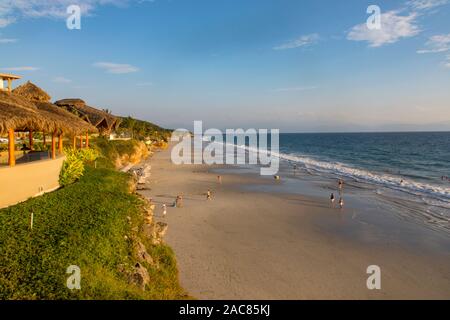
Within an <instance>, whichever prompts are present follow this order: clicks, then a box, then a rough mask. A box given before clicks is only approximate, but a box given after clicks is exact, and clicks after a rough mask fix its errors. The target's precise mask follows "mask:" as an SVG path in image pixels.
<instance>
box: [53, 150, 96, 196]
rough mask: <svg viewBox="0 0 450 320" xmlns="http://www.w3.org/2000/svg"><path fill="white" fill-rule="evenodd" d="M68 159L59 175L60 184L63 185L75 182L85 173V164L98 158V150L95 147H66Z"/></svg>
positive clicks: (65, 151)
mask: <svg viewBox="0 0 450 320" xmlns="http://www.w3.org/2000/svg"><path fill="white" fill-rule="evenodd" d="M64 153H65V155H66V160H65V161H64V163H63V166H62V169H61V173H60V175H59V184H60V185H61V186H63V187H65V186H67V185H69V184H72V183H74V182H75V181H77V180H78V179H80V177H81V176H83V173H84V164H85V163H88V162H93V161H95V160H96V159H97V158H98V152H97V151H96V150H93V149H73V148H66V149H64Z"/></svg>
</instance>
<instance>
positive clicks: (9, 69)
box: [1, 66, 40, 71]
mask: <svg viewBox="0 0 450 320" xmlns="http://www.w3.org/2000/svg"><path fill="white" fill-rule="evenodd" d="M39 69H40V68H37V67H29V66H26V67H11V68H1V70H5V71H36V70H39Z"/></svg>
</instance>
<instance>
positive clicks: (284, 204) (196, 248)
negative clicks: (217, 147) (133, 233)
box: [142, 150, 450, 299]
mask: <svg viewBox="0 0 450 320" xmlns="http://www.w3.org/2000/svg"><path fill="white" fill-rule="evenodd" d="M149 163H150V164H151V166H152V170H151V177H150V179H149V182H148V185H147V188H148V190H145V191H142V193H143V194H144V195H145V196H147V197H151V198H152V199H153V201H154V202H155V203H157V210H156V219H159V220H161V221H165V222H167V223H168V224H169V229H168V233H167V236H166V242H167V243H168V245H170V246H171V247H172V249H173V250H174V251H175V254H176V257H177V262H178V266H179V271H180V281H181V284H182V286H183V287H184V288H185V289H186V290H187V291H188V293H189V294H190V295H191V296H193V297H195V298H199V299H449V298H450V254H449V253H448V251H447V252H446V251H445V250H441V249H442V248H441V247H439V250H433V249H431V248H432V246H429V245H426V243H428V242H431V243H436V242H437V241H434V236H433V234H431V235H430V234H429V233H427V232H428V231H423V233H422V231H421V232H419V233H417V232H418V231H417V230H419V229H420V228H418V227H416V226H414V225H408V223H407V222H405V221H401V220H398V219H395V218H390V217H389V216H388V215H386V214H382V213H380V215H379V216H377V215H371V216H370V219H376V220H377V221H378V220H383V221H384V222H383V223H380V224H379V223H374V224H372V223H370V219H359V218H357V217H355V216H356V214H355V210H352V209H350V208H351V205H352V204H351V203H348V204H347V202H346V208H344V209H343V210H339V209H336V208H331V206H330V204H329V202H328V201H327V195H324V197H323V198H319V197H312V196H307V197H306V196H303V195H301V194H293V193H287V192H276V193H268V192H264V191H259V190H258V188H257V187H258V186H262V187H263V186H267V185H273V187H274V188H276V187H277V185H276V184H283V181H280V182H276V181H272V180H270V179H267V178H261V177H259V176H257V175H251V174H234V173H230V174H227V173H226V172H227V171H224V172H225V173H221V176H222V184H219V183H218V180H217V173H214V172H213V170H212V168H211V167H208V166H204V165H195V166H194V165H182V166H176V165H173V164H172V163H171V161H170V150H166V151H162V152H158V153H156V154H155V155H154V156H153V158H151V159H150V160H149ZM230 172H231V171H230ZM255 186H256V188H255ZM246 187H251V188H246ZM208 189H211V191H212V192H213V200H211V201H207V200H206V192H207V191H208ZM178 194H182V195H183V207H182V208H173V207H171V205H172V204H173V202H174V201H175V198H176V196H177V195H178ZM163 203H165V204H166V205H167V207H168V208H167V216H166V217H164V218H163V217H161V215H162V208H161V207H162V204H163ZM347 205H348V206H349V208H347ZM361 216H363V215H361ZM383 225H386V226H389V227H386V228H384V227H383ZM430 232H431V231H430ZM425 235H426V236H425ZM430 237H431V238H433V241H429V238H430ZM422 238H423V243H424V245H422V241H421V239H422ZM438 238H439V237H438ZM405 239H415V242H411V241H405ZM439 239H441V238H439ZM447 240H448V239H446V238H445V237H444V240H443V241H444V242H445V241H447ZM411 243H413V244H414V243H418V245H415V244H414V245H411ZM369 265H378V266H379V267H380V268H381V290H368V289H367V286H366V281H367V278H368V277H369V275H368V274H367V273H366V269H367V267H368V266H369Z"/></svg>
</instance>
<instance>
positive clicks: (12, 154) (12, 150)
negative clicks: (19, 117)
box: [8, 129, 16, 167]
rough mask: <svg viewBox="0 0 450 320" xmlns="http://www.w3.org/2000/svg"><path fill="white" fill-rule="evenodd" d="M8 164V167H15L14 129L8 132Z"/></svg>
mask: <svg viewBox="0 0 450 320" xmlns="http://www.w3.org/2000/svg"><path fill="white" fill-rule="evenodd" d="M8 139H9V140H8V156H9V157H8V164H9V166H10V167H14V166H15V165H16V155H15V152H16V147H15V146H16V144H15V141H14V140H15V139H14V129H9V130H8Z"/></svg>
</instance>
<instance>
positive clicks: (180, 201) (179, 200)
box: [175, 195, 183, 208]
mask: <svg viewBox="0 0 450 320" xmlns="http://www.w3.org/2000/svg"><path fill="white" fill-rule="evenodd" d="M182 206H183V197H182V196H181V195H178V196H177V199H176V200H175V207H177V208H181V207H182Z"/></svg>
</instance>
